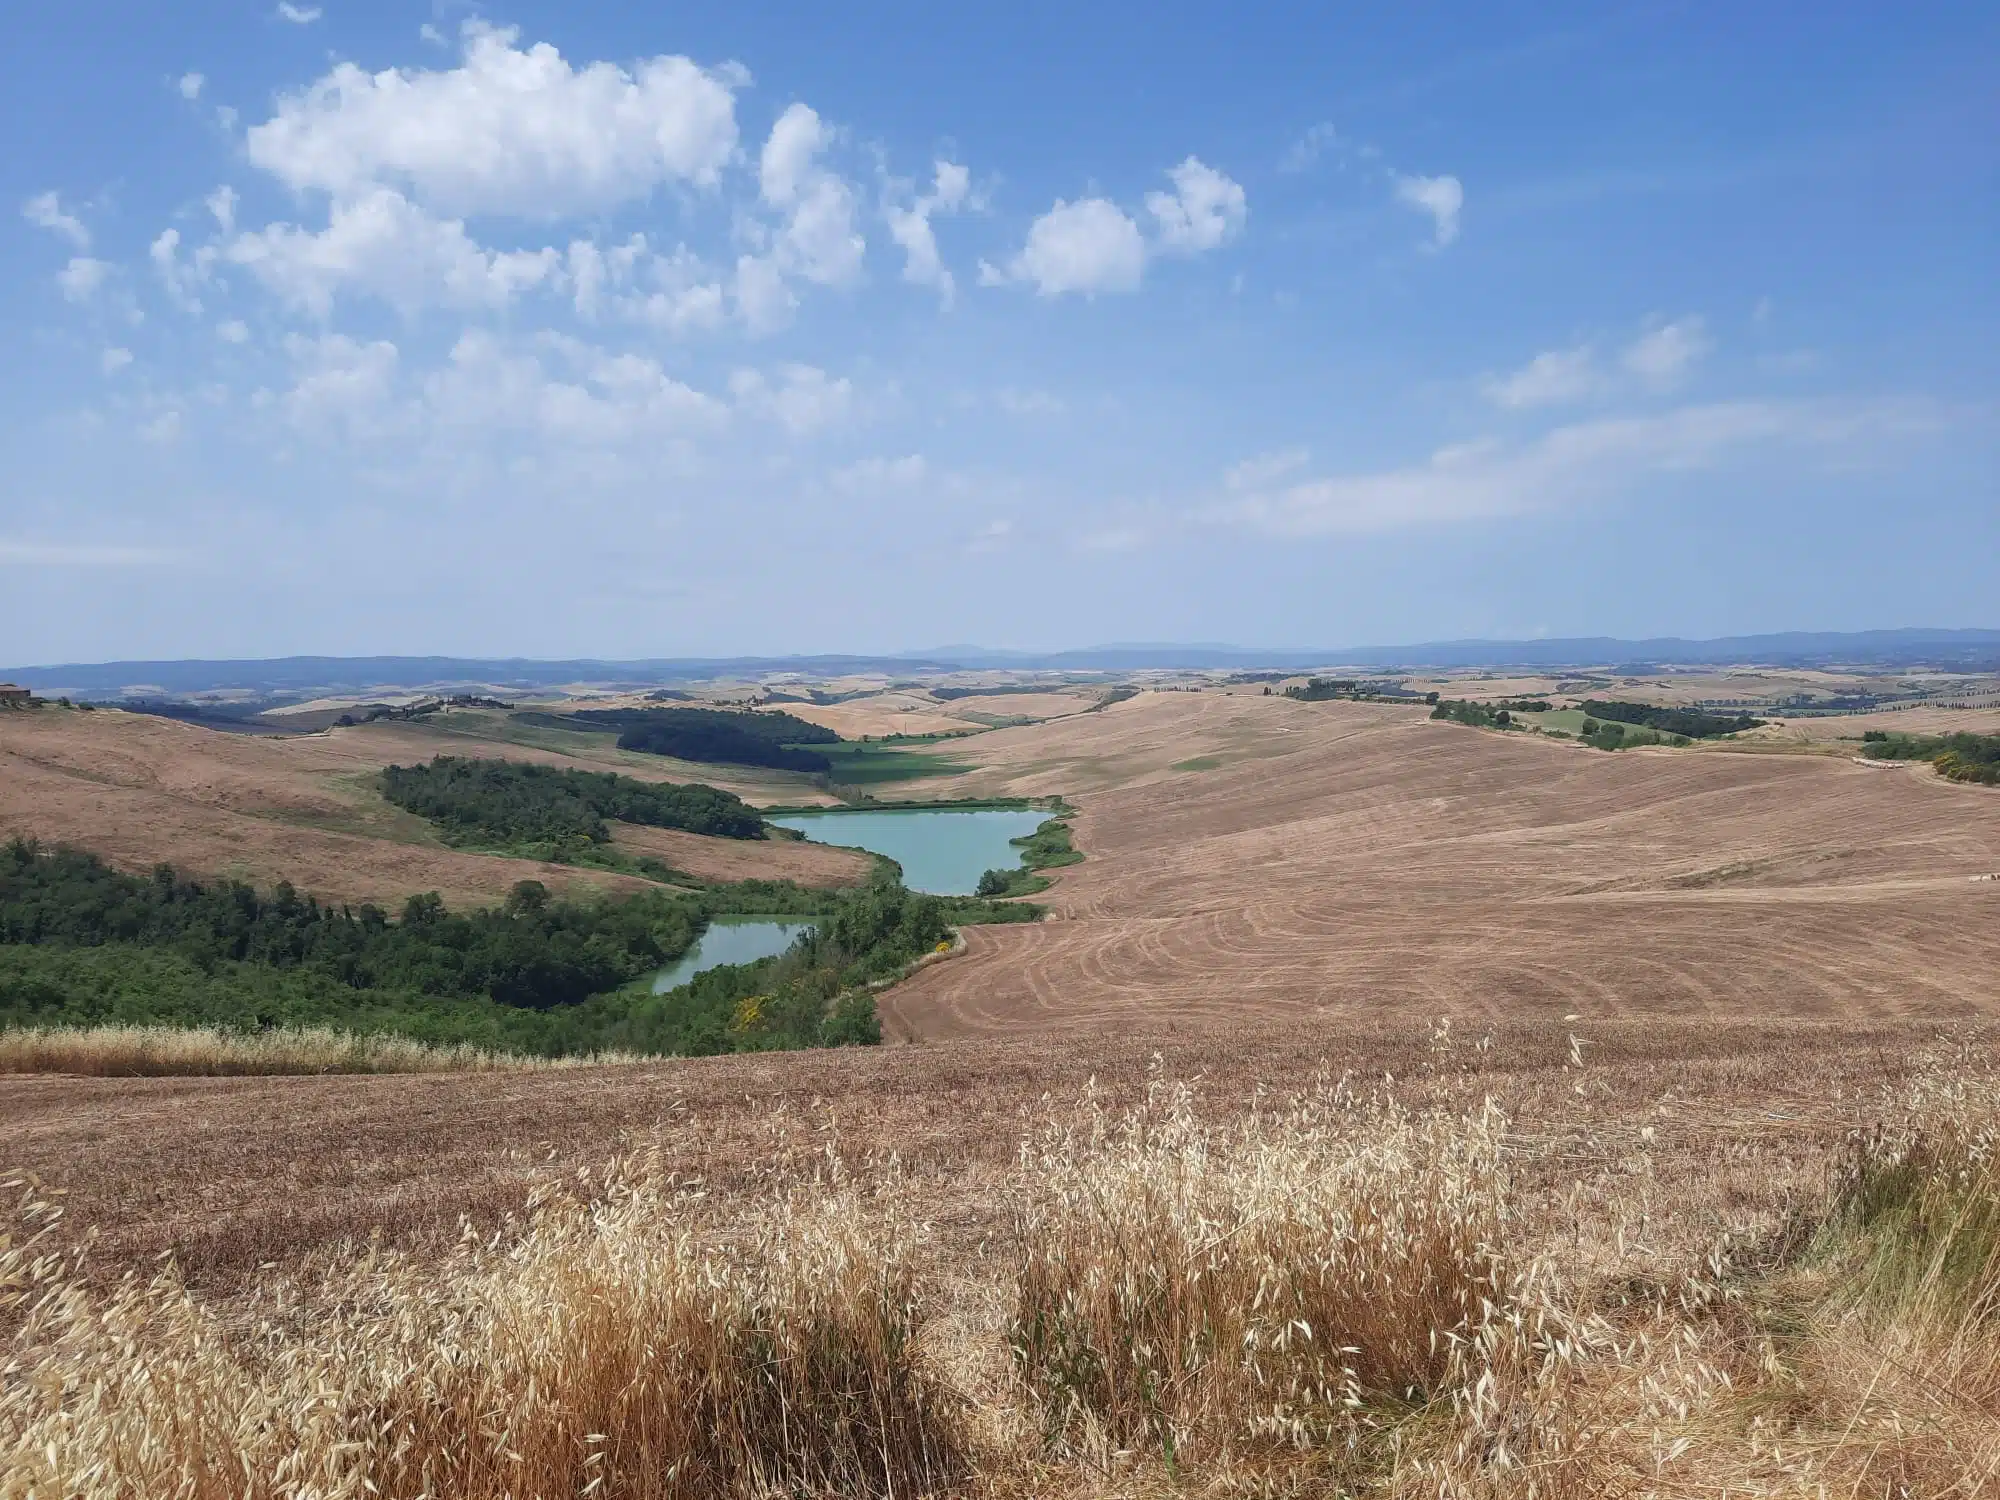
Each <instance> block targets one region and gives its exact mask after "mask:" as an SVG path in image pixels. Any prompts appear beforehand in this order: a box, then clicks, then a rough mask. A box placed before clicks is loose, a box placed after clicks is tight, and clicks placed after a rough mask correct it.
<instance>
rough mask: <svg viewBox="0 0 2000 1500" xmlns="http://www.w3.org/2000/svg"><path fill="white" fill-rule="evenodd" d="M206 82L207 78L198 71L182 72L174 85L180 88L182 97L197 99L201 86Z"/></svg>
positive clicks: (199, 95)
mask: <svg viewBox="0 0 2000 1500" xmlns="http://www.w3.org/2000/svg"><path fill="white" fill-rule="evenodd" d="M207 82H208V80H207V79H206V78H204V77H202V76H201V74H199V73H183V74H181V76H180V79H179V82H178V84H177V85H176V86H177V87H178V88H179V89H180V91H181V97H182V98H183V99H199V98H200V97H201V86H202V85H203V84H205V83H207Z"/></svg>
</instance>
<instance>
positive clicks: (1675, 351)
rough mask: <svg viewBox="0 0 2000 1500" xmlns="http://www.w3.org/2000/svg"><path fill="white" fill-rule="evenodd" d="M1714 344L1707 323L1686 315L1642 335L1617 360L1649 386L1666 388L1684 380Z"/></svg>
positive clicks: (1705, 356)
mask: <svg viewBox="0 0 2000 1500" xmlns="http://www.w3.org/2000/svg"><path fill="white" fill-rule="evenodd" d="M1714 347H1715V345H1714V341H1713V340H1711V339H1710V338H1709V336H1708V325H1707V323H1706V322H1705V321H1704V320H1703V319H1701V318H1700V317H1686V318H1681V319H1678V320H1677V321H1675V322H1672V323H1663V324H1661V325H1660V326H1659V327H1658V328H1654V329H1651V330H1649V331H1648V332H1646V333H1643V334H1641V335H1640V336H1639V337H1638V338H1637V339H1636V340H1634V341H1633V343H1632V344H1631V346H1630V347H1629V348H1627V349H1626V351H1625V353H1624V354H1623V356H1621V358H1620V361H1619V362H1620V363H1621V364H1623V365H1624V366H1625V368H1626V369H1627V370H1628V371H1629V372H1631V373H1632V374H1634V375H1636V376H1638V377H1639V378H1640V379H1641V380H1643V381H1645V382H1646V383H1647V384H1648V385H1651V386H1654V387H1656V388H1658V389H1661V390H1668V389H1671V388H1672V387H1674V386H1677V385H1679V384H1680V383H1681V382H1682V381H1683V380H1685V379H1686V378H1687V376H1688V374H1689V373H1690V372H1691V371H1692V370H1693V369H1694V367H1695V366H1696V365H1698V364H1700V363H1701V361H1702V360H1704V359H1705V358H1707V357H1708V353H1709V351H1710V350H1711V349H1713V348H1714Z"/></svg>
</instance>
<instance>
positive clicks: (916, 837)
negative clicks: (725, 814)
mask: <svg viewBox="0 0 2000 1500" xmlns="http://www.w3.org/2000/svg"><path fill="white" fill-rule="evenodd" d="M1049 817H1050V814H1048V813H1045V812H1040V811H1037V810H1036V809H1034V808H1025V809H1020V810H1016V809H1012V808H990V807H982V808H970V809H968V808H939V809H937V810H936V811H932V810H931V809H929V808H909V809H903V808H898V809H895V810H893V811H888V810H882V811H878V810H874V809H867V808H862V809H856V810H853V811H846V810H842V811H836V812H814V813H783V814H781V815H779V816H777V817H774V818H772V819H771V820H770V821H771V822H773V823H776V824H777V825H778V826H779V827H780V828H796V829H797V830H798V831H799V832H800V833H803V834H804V835H805V836H806V837H807V838H809V839H811V840H812V841H813V842H814V843H816V844H846V845H848V846H850V847H852V848H857V849H866V850H869V851H870V852H871V853H875V854H886V855H888V856H889V858H891V859H893V860H894V861H895V862H896V863H897V864H899V865H901V866H902V867H903V884H904V885H906V886H908V887H909V888H910V889H911V890H913V891H928V892H930V893H931V894H933V895H937V896H970V895H971V894H972V893H973V891H974V890H975V889H977V887H978V885H979V877H980V876H981V875H984V874H985V873H986V872H987V871H988V870H1001V869H1005V870H1011V869H1013V868H1015V867H1016V866H1017V865H1019V864H1020V863H1021V851H1020V850H1019V849H1016V848H1014V847H1013V845H1012V843H1011V842H1010V841H1011V840H1013V839H1017V838H1021V837H1023V836H1025V835H1027V834H1030V833H1033V832H1034V831H1035V830H1036V829H1037V828H1039V827H1041V826H1042V824H1043V823H1045V822H1047V821H1048V819H1049Z"/></svg>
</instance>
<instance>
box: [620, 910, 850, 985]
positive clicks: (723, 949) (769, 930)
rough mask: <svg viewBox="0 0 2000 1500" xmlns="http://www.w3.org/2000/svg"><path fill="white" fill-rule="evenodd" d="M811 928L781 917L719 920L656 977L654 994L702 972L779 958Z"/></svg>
mask: <svg viewBox="0 0 2000 1500" xmlns="http://www.w3.org/2000/svg"><path fill="white" fill-rule="evenodd" d="M812 925H813V924H812V923H810V922H800V921H793V920H788V919H785V918H780V917H716V918H715V919H714V920H712V921H711V922H710V923H709V924H708V926H707V927H706V928H705V929H703V931H702V934H701V936H700V937H698V938H696V939H695V944H694V946H693V947H692V948H690V949H688V951H687V952H685V953H683V954H682V955H681V956H680V957H679V958H678V959H676V960H675V961H674V962H673V963H671V964H669V965H668V966H667V967H666V968H664V969H662V970H660V972H659V973H657V974H655V975H654V976H653V993H654V994H656V995H661V994H665V993H666V992H667V991H668V990H671V989H676V988H678V987H679V986H681V985H684V984H686V983H687V982H688V981H689V980H690V979H692V978H694V976H695V975H697V974H699V973H700V972H701V971H702V970H703V969H713V968H717V967H719V966H721V965H722V964H747V963H751V962H753V961H755V960H756V959H760V958H773V957H776V956H777V955H778V954H780V953H783V952H784V951H785V950H786V949H787V948H789V947H791V946H792V942H793V940H794V939H795V938H797V937H798V935H799V934H800V933H802V932H810V931H811V930H812Z"/></svg>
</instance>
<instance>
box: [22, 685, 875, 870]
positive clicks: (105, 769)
mask: <svg viewBox="0 0 2000 1500" xmlns="http://www.w3.org/2000/svg"><path fill="white" fill-rule="evenodd" d="M567 738H569V739H574V740H577V741H579V742H580V743H582V744H583V745H585V746H589V747H592V748H596V747H598V746H599V745H600V743H601V742H600V741H598V740H596V739H593V738H591V737H586V736H568V737H567ZM434 755H476V756H505V757H506V758H508V759H510V760H524V761H536V762H540V763H543V764H549V765H560V766H576V767H580V768H582V769H587V770H600V771H618V772H621V773H623V774H625V775H628V776H637V777H640V778H641V779H645V780H653V781H663V780H671V781H692V780H702V781H705V782H707V783H709V784H710V785H714V786H722V787H724V788H726V789H728V790H731V791H735V792H738V793H739V794H741V795H744V796H746V797H752V798H756V797H762V798H764V799H766V800H769V799H771V798H773V797H778V796H782V797H783V799H784V800H786V801H792V802H798V801H818V800H823V799H822V798H820V797H819V796H818V795H817V794H815V793H813V792H812V790H811V788H810V787H809V786H807V785H806V784H805V782H804V780H803V778H797V777H794V778H792V779H791V781H790V782H789V783H780V782H778V781H776V780H774V779H772V778H769V777H765V778H760V777H759V776H758V773H755V772H750V773H747V774H742V775H738V774H734V773H732V772H731V771H730V770H729V769H728V768H723V767H696V766H691V765H688V764H687V763H684V762H680V761H669V760H662V759H659V758H657V757H649V756H641V755H624V754H621V753H618V752H615V751H611V752H606V753H600V754H595V755H567V754H563V753H560V752H559V751H556V750H552V749H547V748H542V747H538V746H535V745H529V744H509V743H501V742H498V741H494V740H491V739H485V738H479V737H475V736H473V735H470V734H462V733H453V732H450V731H449V730H448V729H446V728H441V727H437V726H433V725H429V724H405V723H377V724H369V725H362V726H357V727H354V728H351V729H332V730H328V731H326V732H325V733H323V734H314V735H301V736H298V737H282V738H271V737H263V736H253V735H244V734H229V733H224V732H221V731H217V730H212V729H203V728H199V727H197V726H195V725H192V724H181V723H176V722H174V721H173V720H171V719H163V718H155V717H149V716H146V715H141V714H128V713H117V712H108V711H100V712H97V713H89V714H85V713H69V712H64V711H60V710H53V709H44V710H38V711H35V712H31V713H22V712H10V713H0V838H5V837H9V836H12V835H14V834H28V835H32V836H35V837H38V838H41V839H43V840H46V841H49V842H71V843H76V844H80V845H82V846H83V847H85V848H88V849H90V850H92V851H94V852H95V853H97V854H100V855H102V856H103V857H104V858H106V859H108V860H110V861H112V862H113V863H114V864H117V865H119V866H122V867H124V868H126V869H137V870H143V869H147V868H149V867H150V866H152V865H154V864H157V863H160V862H162V861H165V862H168V863H171V864H173V865H175V866H176V867H177V868H179V869H182V870H185V871H188V872H192V873H198V874H203V875H209V876H232V877H236V878H240V879H245V880H250V881H253V882H255V883H258V884H260V885H269V884H272V883H275V882H276V881H278V880H280V879H286V880H290V881H291V882H292V883H293V884H294V885H296V886H297V887H298V888H299V889H300V890H302V891H307V892H310V893H311V894H313V895H316V896H320V897H322V898H325V899H331V900H335V901H379V902H384V903H388V904H400V903H401V901H402V900H403V898H404V897H406V896H408V895H410V894H411V893H412V892H416V891H430V890H435V891H437V892H438V893H440V894H441V895H442V896H443V897H444V898H445V900H446V901H447V902H448V903H450V904H452V905H461V904H466V903H472V902H478V901H485V900H491V899H493V898H495V897H498V896H501V895H504V894H505V893H506V891H507V889H508V887H510V886H511V885H513V884H514V882H516V881H518V880H521V879H523V878H525V877H530V876H532V877H535V878H537V879H540V880H542V881H544V882H546V883H547V884H548V885H550V886H551V887H553V888H556V889H559V890H560V889H571V888H577V887H595V888H600V889H626V888H630V889H639V888H641V887H643V886H644V884H645V882H643V881H638V880H632V879H628V878H627V877H624V876H621V875H614V874H609V873H606V872H602V871H594V870H580V869H576V868H573V867H570V866H562V865H546V864H535V863H532V862H529V861H525V860H518V859H502V858H498V857H495V856H491V855H483V854H468V853H464V852H462V851H459V850H455V849H449V848H446V847H444V846H443V845H441V844H440V843H439V842H438V840H437V838H436V836H435V833H434V832H433V830H432V829H431V828H430V826H429V824H427V823H426V822H425V821H424V820H423V819H421V818H417V817H413V816H411V815H409V814H406V813H403V812H401V811H400V810H398V809H396V808H394V807H392V806H390V805H389V804H388V803H386V802H385V801H383V799H382V797H381V796H380V794H379V793H377V792H376V791H374V790H373V789H372V787H370V786H369V785H368V782H369V779H370V778H371V777H372V776H373V774H374V773H375V772H377V771H379V770H380V769H381V768H382V767H383V766H385V765H389V764H391V763H396V762H401V763H403V764H413V763H420V762H423V761H426V760H428V759H430V758H431V757H432V756H434ZM660 832H661V831H660V830H643V831H640V830H634V831H632V832H630V833H627V834H623V835H621V837H620V840H619V841H620V842H621V843H626V844H628V845H634V846H635V848H636V852H639V853H653V854H657V855H658V856H659V857H661V858H663V859H665V860H666V861H667V862H668V863H669V864H672V865H674V866H676V867H677V868H680V869H683V870H687V871H690V872H691V873H693V874H696V875H702V876H704V877H705V878H716V879H739V878H745V877H749V876H752V875H754V876H757V877H760V878H765V879H787V878H789V879H795V880H802V881H808V882H811V883H822V884H839V883H841V882H843V881H847V880H851V879H854V878H856V877H857V875H865V873H866V871H865V868H863V862H860V861H857V860H856V858H855V857H854V856H852V855H842V854H838V853H837V852H836V851H833V850H819V849H813V848H810V847H807V846H801V845H798V844H794V843H789V842H785V843H779V842H762V843H746V842H743V841H741V840H731V839H708V838H699V837H696V836H695V835H692V834H684V835H676V836H674V837H673V838H670V839H667V840H664V841H662V840H660V839H659V838H657V837H656V835H657V834H659V833H660Z"/></svg>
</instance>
